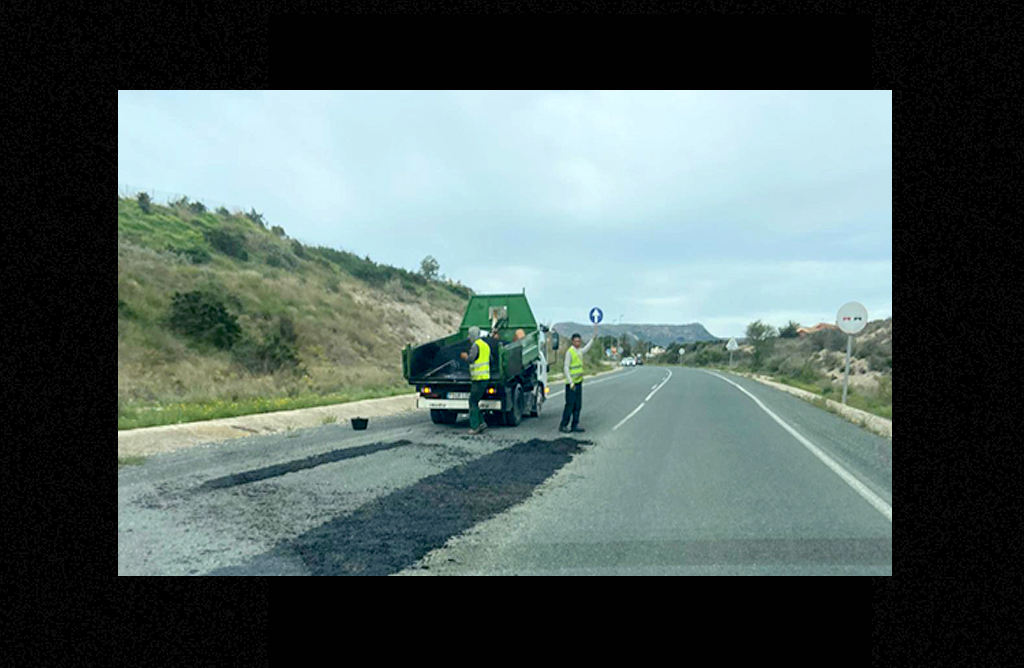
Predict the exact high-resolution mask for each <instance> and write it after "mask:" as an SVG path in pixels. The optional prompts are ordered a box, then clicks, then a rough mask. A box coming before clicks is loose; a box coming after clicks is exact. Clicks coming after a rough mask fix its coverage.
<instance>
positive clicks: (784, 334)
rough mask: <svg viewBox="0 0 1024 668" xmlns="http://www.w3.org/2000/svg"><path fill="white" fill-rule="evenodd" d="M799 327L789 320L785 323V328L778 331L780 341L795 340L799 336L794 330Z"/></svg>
mask: <svg viewBox="0 0 1024 668" xmlns="http://www.w3.org/2000/svg"><path fill="white" fill-rule="evenodd" d="M799 326H800V323H798V322H795V321H793V320H790V321H789V322H788V323H786V326H785V327H783V328H782V329H780V330H779V338H780V339H795V338H796V337H797V336H799V333H798V332H797V331H796V328H797V327H799Z"/></svg>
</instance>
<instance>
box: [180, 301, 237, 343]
mask: <svg viewBox="0 0 1024 668" xmlns="http://www.w3.org/2000/svg"><path fill="white" fill-rule="evenodd" d="M169 323H170V326H171V329H172V330H173V331H175V332H177V333H179V334H182V335H184V336H187V337H189V338H191V339H193V340H195V341H198V342H201V343H209V344H212V345H213V346H215V347H217V348H221V349H225V348H231V347H232V346H233V345H234V344H235V343H236V342H237V341H238V339H239V338H240V337H241V334H242V329H241V327H239V325H238V319H237V318H236V317H235V316H234V315H232V314H231V313H229V312H228V310H227V309H226V308H225V307H224V304H223V302H221V301H220V300H219V299H218V298H217V297H216V296H215V295H212V294H210V293H208V292H203V291H201V290H195V291H193V292H187V293H184V294H182V293H180V292H175V293H174V296H173V297H172V298H171V309H170V317H169Z"/></svg>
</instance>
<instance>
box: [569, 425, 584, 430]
mask: <svg viewBox="0 0 1024 668" xmlns="http://www.w3.org/2000/svg"><path fill="white" fill-rule="evenodd" d="M572 430H573V431H579V432H584V431H586V429H584V428H583V427H580V426H579V425H577V426H575V427H573V428H572Z"/></svg>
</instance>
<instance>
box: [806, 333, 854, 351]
mask: <svg viewBox="0 0 1024 668" xmlns="http://www.w3.org/2000/svg"><path fill="white" fill-rule="evenodd" d="M807 338H808V340H809V341H810V342H811V349H812V350H822V349H825V350H843V351H845V350H846V334H843V333H842V332H840V331H839V330H838V329H823V330H822V331H820V332H814V333H813V334H811V335H810V336H808V337H807Z"/></svg>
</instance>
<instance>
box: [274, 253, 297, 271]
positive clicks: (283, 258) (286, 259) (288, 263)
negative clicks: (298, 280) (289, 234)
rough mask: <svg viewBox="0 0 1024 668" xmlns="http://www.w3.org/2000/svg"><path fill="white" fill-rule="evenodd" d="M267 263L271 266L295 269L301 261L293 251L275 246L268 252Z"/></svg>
mask: <svg viewBox="0 0 1024 668" xmlns="http://www.w3.org/2000/svg"><path fill="white" fill-rule="evenodd" d="M267 264H268V265H269V266H271V267H282V268H285V269H295V268H296V267H298V266H299V261H298V260H297V259H295V256H294V255H292V254H291V253H287V252H285V251H282V250H281V249H280V248H273V249H271V250H270V251H268V252H267Z"/></svg>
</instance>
